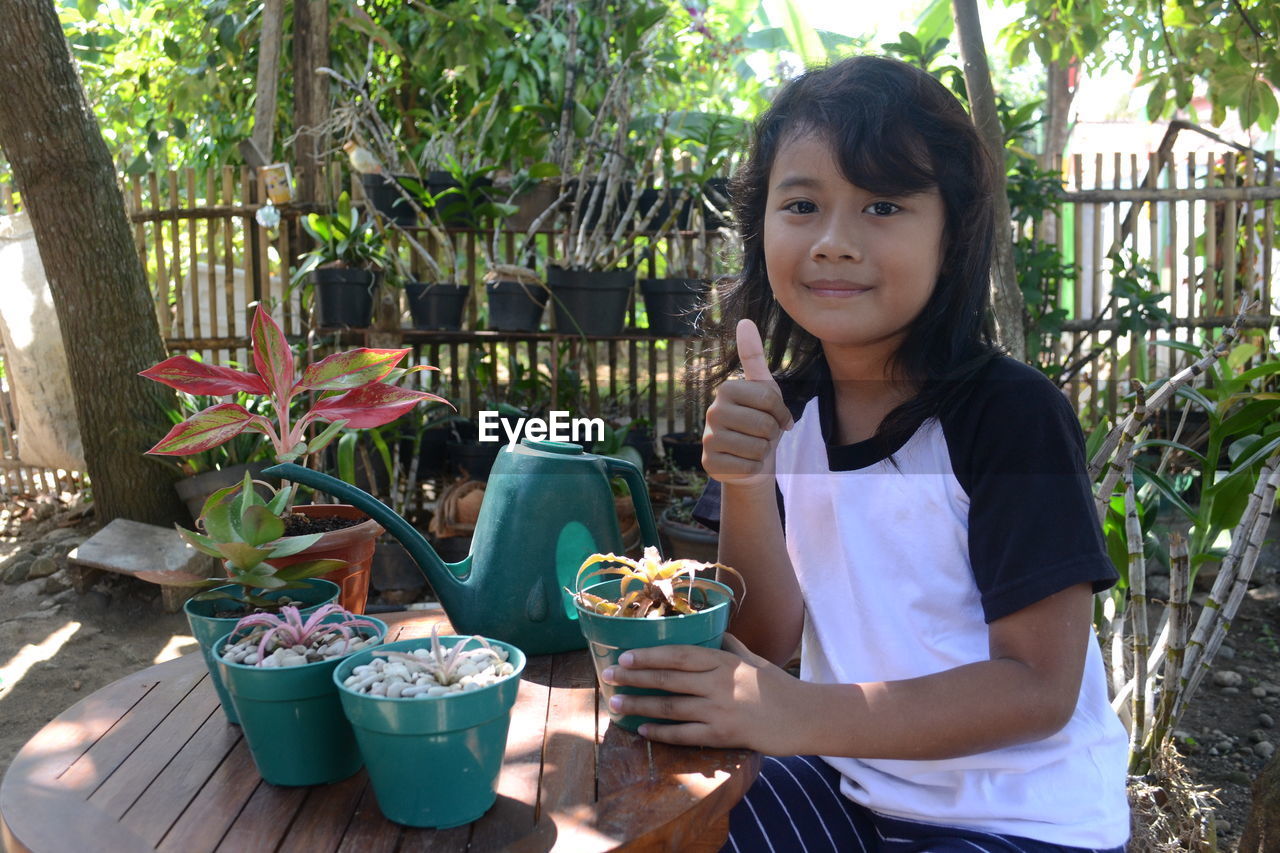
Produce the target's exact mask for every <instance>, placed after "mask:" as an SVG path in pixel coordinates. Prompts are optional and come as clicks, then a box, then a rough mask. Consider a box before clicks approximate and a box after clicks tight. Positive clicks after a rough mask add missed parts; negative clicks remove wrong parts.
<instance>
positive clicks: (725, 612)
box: [575, 578, 733, 731]
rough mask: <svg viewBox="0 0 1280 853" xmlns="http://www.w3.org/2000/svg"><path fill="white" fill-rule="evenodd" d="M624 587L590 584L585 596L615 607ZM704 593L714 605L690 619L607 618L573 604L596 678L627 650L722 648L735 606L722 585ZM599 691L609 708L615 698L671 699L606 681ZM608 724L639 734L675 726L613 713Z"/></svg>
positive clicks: (659, 692)
mask: <svg viewBox="0 0 1280 853" xmlns="http://www.w3.org/2000/svg"><path fill="white" fill-rule="evenodd" d="M621 583H622V580H621V578H615V579H614V580H608V581H604V582H603V583H598V584H592V585H591V586H588V587H586V588H585V590H584V591H585V592H589V593H591V594H592V595H598V596H600V597H601V598H606V599H609V600H611V601H612V600H615V599H617V597H618V595H619V592H618V587H619V586H620V585H621ZM706 593H707V598H708V601H709V602H710V605H709V606H708V607H706V608H705V609H703V610H699V611H698V612H697V613H691V614H689V615H687V616H667V617H665V618H662V619H634V618H626V617H622V616H603V615H601V614H599V613H592V612H591V611H589V610H585V609H583V608H582V607H581V606H579V605H577V604H576V602H575V607H576V609H577V611H578V624H579V625H580V626H581V628H582V635H583V636H584V637H586V638H587V646H588V648H590V649H591V660H592V662H593V663H594V664H595V667H596V677H597V678H599V676H600V673H601V672H603V671H604V670H606V669H608V668H609V667H611V666H616V665H617V663H618V657H619V656H620V655H621V654H622V653H623V652H625V651H628V650H629V649H647V648H650V647H651V646H674V645H688V646H703V647H704V648H708V649H718V648H720V640H721V637H723V636H724V631H725V629H726V628H727V627H729V608H730V606H731V604H732V603H733V593H732V591H731V590H730V589H729V587H727V586H725V585H724V584H722V583H716V588H715V589H710V590H706ZM600 691H601V693H602V694H603V696H604V700H605V704H606V706H607V705H608V702H609V700H610V699H611V698H612V697H613V694H615V693H624V694H630V695H633V696H669V695H671V694H670V692H669V691H666V690H654V689H651V688H648V687H630V686H626V685H614V684H605V683H604V681H603V680H601V681H600ZM609 719H610V720H611V721H613V723H614V724H615V725H618V726H621V727H622V728H624V729H627V730H628V731H635V730H636V729H637V728H639V727H640V725H641V724H642V723H669V722H671V721H670V720H660V719H654V718H652V717H640V716H636V715H622V714H617V713H615V712H614V711H613V710H612V709H610V711H609Z"/></svg>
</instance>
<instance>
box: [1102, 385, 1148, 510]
mask: <svg viewBox="0 0 1280 853" xmlns="http://www.w3.org/2000/svg"><path fill="white" fill-rule="evenodd" d="M1131 390H1132V391H1133V393H1134V398H1135V400H1134V407H1133V413H1132V415H1131V416H1130V417H1128V418H1125V420H1124V422H1123V423H1122V424H1121V432H1120V441H1119V443H1118V444H1117V445H1116V450H1115V453H1114V455H1112V456H1111V457H1110V458H1109V459H1108V461H1107V473H1106V476H1105V477H1103V478H1102V484H1101V485H1100V486H1098V490H1097V492H1096V493H1095V497H1094V502H1095V505H1096V509H1097V511H1098V523H1099V524H1102V522H1103V521H1105V520H1106V518H1107V508H1108V507H1109V506H1110V505H1111V495H1112V493H1113V492H1114V491H1115V488H1116V483H1117V482H1118V481H1119V480H1120V478H1121V476H1123V474H1124V469H1125V466H1126V465H1129V464H1131V459H1132V457H1133V452H1134V449H1135V448H1136V447H1137V439H1138V436H1139V435H1143V434H1145V433H1146V426H1145V423H1144V422H1145V421H1146V419H1147V392H1146V389H1145V388H1143V387H1142V384H1141V383H1140V382H1137V381H1133V382H1132V383H1131ZM1130 481H1132V476H1131V477H1130Z"/></svg>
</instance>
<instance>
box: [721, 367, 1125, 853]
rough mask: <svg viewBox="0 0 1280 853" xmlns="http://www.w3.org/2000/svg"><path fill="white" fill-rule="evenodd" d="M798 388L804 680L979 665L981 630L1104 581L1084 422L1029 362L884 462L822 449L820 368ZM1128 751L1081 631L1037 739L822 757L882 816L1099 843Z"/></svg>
mask: <svg viewBox="0 0 1280 853" xmlns="http://www.w3.org/2000/svg"><path fill="white" fill-rule="evenodd" d="M794 387H807V388H808V390H807V391H805V392H804V393H802V394H800V395H798V396H797V395H795V394H794V393H789V394H788V396H789V397H792V399H789V400H788V405H789V406H790V407H791V408H792V412H793V414H794V415H795V416H796V424H795V426H794V427H793V428H792V429H791V430H790V431H788V432H787V433H784V434H783V436H782V439H781V441H780V443H779V446H778V451H777V452H778V457H777V470H778V488H779V491H780V493H781V504H782V509H783V520H784V529H785V532H786V540H787V551H788V553H789V555H790V557H791V563H792V566H793V567H794V569H795V572H796V576H797V579H798V580H799V583H800V587H801V590H802V592H803V594H804V600H805V624H804V634H803V645H802V650H801V678H803V679H804V680H806V681H812V682H818V683H842V684H847V683H858V682H868V681H891V680H897V679H906V678H915V677H918V676H923V675H928V674H931V673H935V672H940V671H943V670H948V669H952V668H955V667H958V666H962V665H964V664H968V663H973V662H976V661H983V660H988V659H989V658H990V650H989V647H988V628H987V625H988V623H990V622H992V621H994V620H996V619H1000V618H1001V617H1003V616H1007V615H1009V614H1010V613H1014V612H1016V611H1017V610H1020V609H1022V608H1024V607H1026V606H1028V605H1030V604H1033V603H1035V602H1037V601H1040V600H1041V599H1043V598H1045V597H1047V596H1049V595H1052V594H1053V593H1055V592H1059V591H1061V590H1063V589H1066V588H1067V587H1070V586H1073V585H1075V584H1079V583H1091V584H1092V585H1093V588H1094V590H1095V591H1098V590H1102V589H1106V588H1107V587H1109V586H1111V585H1112V584H1113V583H1114V582H1115V580H1116V572H1115V570H1114V568H1113V567H1112V565H1111V562H1110V560H1109V559H1108V557H1107V555H1106V553H1105V550H1104V546H1103V541H1102V536H1101V533H1100V531H1099V528H1098V523H1097V517H1096V515H1095V512H1094V508H1093V506H1094V504H1093V499H1092V496H1091V492H1090V487H1089V482H1088V478H1087V475H1086V473H1085V465H1084V442H1083V437H1082V435H1081V432H1080V427H1079V424H1078V422H1077V420H1076V417H1075V414H1074V413H1073V411H1072V410H1071V407H1070V405H1069V404H1068V402H1067V401H1066V400H1065V399H1064V398H1063V396H1062V394H1061V392H1060V391H1059V390H1058V389H1057V388H1056V387H1055V386H1054V385H1053V384H1052V383H1051V382H1049V381H1048V380H1047V379H1046V378H1045V377H1043V376H1042V375H1041V374H1040V373H1039V372H1037V371H1036V370H1034V369H1033V368H1031V367H1028V366H1026V365H1023V364H1021V363H1019V362H1017V361H1014V360H1012V359H1008V358H997V359H994V360H993V361H992V362H991V363H989V364H988V365H987V366H986V367H984V368H983V369H982V371H981V373H980V374H979V376H978V377H977V379H976V381H974V382H973V383H971V386H970V387H969V388H968V389H967V393H965V394H963V395H961V401H960V402H959V403H957V404H956V405H955V406H954V408H953V409H951V410H949V411H946V412H944V413H943V414H942V415H941V416H940V417H938V418H935V419H929V420H927V421H925V422H924V423H923V424H922V425H921V426H920V427H919V428H918V429H917V430H916V431H915V432H914V433H913V434H912V435H911V436H910V437H909V438H908V439H907V440H906V441H905V443H903V444H902V445H901V446H900V447H897V448H890V450H891V451H892V460H891V459H890V458H889V457H888V456H887V455H886V453H885V452H884V449H883V448H881V447H879V445H878V444H877V442H876V441H874V440H871V441H866V442H860V443H858V444H853V445H845V446H836V445H833V444H832V441H833V440H834V436H835V435H836V430H835V428H834V427H835V417H834V411H835V407H834V402H833V391H832V388H831V383H830V380H829V379H826V378H823V377H821V376H819V378H818V379H817V381H813V382H809V383H807V385H806V386H793V391H794ZM784 393H787V392H786V391H784ZM806 396H807V399H806ZM895 463H896V464H895ZM705 503H707V502H705V501H704V504H705ZM712 503H715V502H714V501H713V502H712ZM701 508H703V507H702V506H701V505H700V509H701ZM717 514H718V513H717ZM1126 749H1127V737H1126V734H1125V731H1124V728H1123V726H1122V725H1121V723H1120V721H1119V719H1118V718H1117V717H1116V715H1115V713H1114V712H1113V711H1112V710H1111V707H1110V704H1109V702H1108V699H1107V690H1106V684H1105V678H1104V672H1103V666H1102V657H1101V654H1100V651H1099V648H1098V644H1097V643H1096V642H1091V643H1089V645H1088V655H1087V659H1086V664H1085V670H1084V680H1083V684H1082V686H1081V689H1080V695H1079V699H1078V702H1077V704H1076V709H1075V713H1074V714H1073V716H1072V718H1071V720H1070V722H1069V723H1067V725H1066V726H1065V727H1064V728H1063V729H1062V730H1061V731H1059V732H1057V733H1056V734H1054V735H1051V736H1050V737H1048V738H1045V739H1043V740H1039V741H1036V742H1033V743H1027V744H1022V745H1020V746H1014V747H1007V748H1004V749H997V750H993V751H990V752H983V753H979V754H976V755H969V756H965V757H962V758H952V759H946V760H939V761H915V760H882V759H875V760H872V759H863V760H860V759H852V758H840V757H827V759H826V760H827V761H828V762H830V763H831V764H832V765H833V766H834V767H836V768H837V769H838V770H839V771H840V772H841V774H842V775H843V777H844V783H843V791H844V793H845V794H846V796H848V797H850V798H851V799H853V800H854V801H856V802H858V803H861V804H863V805H865V806H867V807H869V808H872V809H874V810H876V811H879V812H881V813H884V814H887V815H892V816H895V817H901V818H908V819H914V820H921V821H925V822H930V823H937V824H943V825H950V826H963V827H966V828H970V829H976V830H981V831H990V832H993V833H998V834H1004V835H1018V836H1023V837H1027V838H1033V839H1037V840H1041V841H1046V842H1050V843H1056V844H1062V845H1067V846H1072V847H1083V848H1106V847H1116V846H1119V845H1121V844H1123V843H1124V842H1125V839H1126V838H1127V837H1128V834H1129V816H1128V806H1127V801H1126V798H1125V769H1126Z"/></svg>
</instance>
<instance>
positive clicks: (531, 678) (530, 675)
mask: <svg viewBox="0 0 1280 853" xmlns="http://www.w3.org/2000/svg"><path fill="white" fill-rule="evenodd" d="M550 695H551V658H549V657H536V658H531V659H529V661H528V662H527V663H526V664H525V670H524V674H523V676H522V677H521V681H520V690H519V692H518V693H517V694H516V704H515V707H514V708H512V711H511V730H510V731H509V732H508V733H507V750H506V755H505V756H504V758H503V763H502V773H501V774H500V775H499V776H498V800H497V802H495V803H494V804H493V808H492V809H490V810H489V811H488V812H487V813H486V814H485V816H484V817H482V818H480V820H478V821H476V823H475V824H474V830H473V832H472V834H471V847H472V849H474V850H501V849H502V848H504V847H506V846H508V845H510V844H513V843H515V842H517V841H519V840H520V839H522V838H524V837H526V836H528V835H529V834H530V833H531V832H533V831H534V823H535V820H534V816H535V814H536V808H537V803H538V782H539V780H540V778H541V776H542V744H543V741H544V739H545V736H546V728H547V702H548V700H549V699H550Z"/></svg>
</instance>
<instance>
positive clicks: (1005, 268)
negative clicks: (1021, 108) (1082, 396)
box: [951, 0, 1027, 361]
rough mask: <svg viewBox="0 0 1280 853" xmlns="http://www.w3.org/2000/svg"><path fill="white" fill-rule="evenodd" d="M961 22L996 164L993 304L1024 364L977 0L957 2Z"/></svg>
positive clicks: (982, 125)
mask: <svg viewBox="0 0 1280 853" xmlns="http://www.w3.org/2000/svg"><path fill="white" fill-rule="evenodd" d="M951 8H952V11H953V12H954V14H955V20H956V38H957V39H958V40H959V43H960V44H959V47H960V58H961V60H962V62H963V63H964V82H965V86H966V88H968V90H969V109H970V111H971V112H972V114H973V121H974V124H976V125H977V126H978V132H979V133H981V134H982V138H983V141H984V142H986V145H987V153H989V154H990V155H991V162H992V163H993V164H995V186H994V187H993V190H994V194H995V217H996V233H995V239H996V246H995V249H996V250H995V260H994V263H993V264H992V269H991V280H992V298H991V305H992V309H993V313H994V314H995V320H996V331H997V334H998V335H999V337H1000V343H1002V344H1004V345H1005V346H1006V347H1008V349H1009V354H1010V355H1012V356H1013V357H1014V358H1016V359H1018V360H1019V361H1022V360H1025V358H1026V351H1027V341H1026V329H1025V327H1024V325H1023V307H1024V305H1023V300H1022V291H1021V290H1020V289H1019V287H1018V278H1017V271H1016V270H1015V269H1014V268H1013V231H1012V226H1011V224H1010V222H1011V217H1010V214H1009V196H1008V195H1007V194H1006V192H1005V176H1004V130H1003V128H1001V126H1000V114H999V113H998V112H997V110H996V93H995V90H994V89H993V88H992V86H991V70H990V68H988V66H987V50H986V47H985V46H984V44H983V41H982V22H981V21H980V20H979V19H978V4H977V0H952V4H951Z"/></svg>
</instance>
